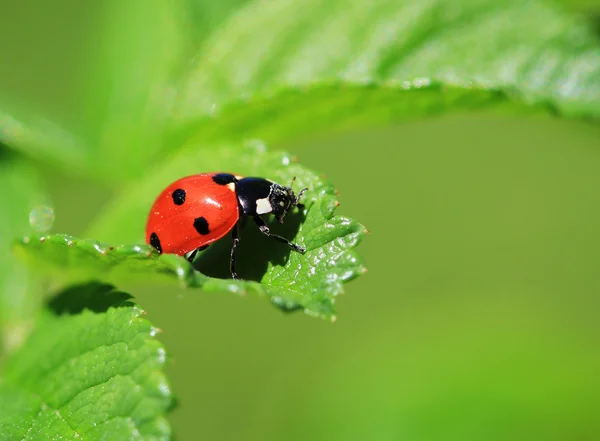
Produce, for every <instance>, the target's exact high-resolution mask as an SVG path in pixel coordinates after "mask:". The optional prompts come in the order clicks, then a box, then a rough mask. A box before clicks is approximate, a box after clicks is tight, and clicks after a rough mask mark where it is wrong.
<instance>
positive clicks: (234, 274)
mask: <svg viewBox="0 0 600 441" xmlns="http://www.w3.org/2000/svg"><path fill="white" fill-rule="evenodd" d="M231 237H232V238H233V246H232V247H231V260H230V261H229V269H230V270H231V277H233V278H234V280H242V278H241V277H240V276H238V274H237V272H236V271H235V252H236V250H237V246H238V244H239V243H240V235H239V232H238V224H237V223H236V224H235V225H234V226H233V229H232V230H231Z"/></svg>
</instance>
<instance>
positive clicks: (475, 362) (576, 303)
mask: <svg viewBox="0 0 600 441" xmlns="http://www.w3.org/2000/svg"><path fill="white" fill-rule="evenodd" d="M109 3H110V2H106V3H102V2H100V3H91V2H77V1H74V0H59V1H54V2H42V1H37V2H8V1H6V0H3V1H2V3H1V4H2V13H0V57H1V59H2V60H3V62H2V69H0V91H1V92H2V93H3V94H5V95H9V96H11V97H15V99H19V100H23V101H28V102H30V103H33V104H34V105H35V106H36V107H37V108H39V109H40V111H43V112H45V113H47V114H50V115H52V116H53V118H54V119H55V120H57V121H61V122H65V123H67V124H72V125H73V126H75V125H76V124H80V123H81V124H83V125H85V124H87V123H89V120H86V118H90V119H91V118H92V116H93V112H90V113H89V114H86V112H85V111H84V112H81V111H80V110H81V105H82V103H81V102H80V101H78V93H79V92H80V91H81V90H82V89H83V88H85V87H86V83H85V81H81V78H85V75H86V74H89V69H90V68H91V66H93V62H92V61H91V60H90V57H89V55H88V54H89V53H90V51H91V52H93V51H92V48H94V47H95V46H94V45H95V44H97V39H98V36H99V35H101V34H102V31H103V29H102V20H101V19H100V17H101V16H102V13H103V11H105V8H108V7H109V6H107V5H108V4H109ZM224 5H225V3H224ZM572 5H573V7H574V8H578V9H579V10H581V11H587V13H590V14H593V13H594V12H593V8H595V7H597V5H596V4H595V2H586V1H579V2H573V4H572ZM210 11H212V12H211V14H213V15H210V14H208V15H206V16H203V20H205V23H206V26H207V29H210V28H211V27H212V26H215V23H218V21H219V20H220V19H221V18H222V17H224V16H226V15H227V9H226V8H225V6H223V8H222V9H219V8H218V7H213V9H210ZM590 11H592V12H590ZM198 38H201V35H199V36H198ZM86 121H87V122H86ZM274 147H275V148H282V149H286V150H289V151H291V152H293V153H294V154H296V155H297V156H298V157H299V159H300V160H301V162H302V163H303V164H304V165H306V166H308V167H311V168H313V169H315V170H318V171H322V172H324V173H325V174H326V175H327V176H328V178H329V179H331V180H332V182H334V183H335V184H336V186H337V187H338V188H339V190H340V193H341V196H340V200H341V203H342V205H341V207H340V209H339V211H340V213H342V214H345V215H350V216H352V217H354V218H356V219H358V220H359V221H361V222H363V223H364V224H365V225H366V226H367V228H369V230H370V231H371V233H372V234H371V235H370V236H369V237H367V238H366V239H365V241H364V243H363V244H362V245H361V247H360V252H361V254H362V255H363V257H364V260H365V262H366V264H367V266H368V268H369V270H370V271H369V273H368V274H367V275H365V276H364V277H362V278H360V279H358V280H357V281H355V282H352V283H351V284H349V285H348V286H347V287H346V294H345V295H344V296H343V297H341V298H340V299H339V301H338V316H339V320H338V322H337V323H336V324H334V325H331V324H329V323H326V322H322V321H318V320H314V319H310V318H308V317H307V316H305V315H303V314H292V315H285V314H282V313H281V312H279V311H278V310H276V309H275V308H272V307H269V306H266V305H265V301H264V299H256V298H252V297H250V298H241V299H240V298H236V297H233V296H231V295H203V294H202V293H201V292H180V293H177V294H176V295H174V293H172V292H161V291H157V290H155V289H153V288H152V287H143V286H127V287H119V288H123V289H126V290H128V291H129V292H131V293H132V294H133V295H134V296H135V297H136V300H137V302H138V303H139V304H140V305H141V306H142V307H143V308H144V309H146V310H147V311H148V317H149V318H150V319H151V320H152V321H153V323H154V324H156V325H157V326H159V327H160V328H162V329H163V330H164V334H163V335H162V337H161V338H162V340H163V341H164V343H165V345H166V347H167V349H168V351H169V353H170V355H171V358H172V363H171V365H170V366H169V369H168V374H169V377H170V379H171V381H172V385H173V389H174V391H175V393H176V395H177V397H178V401H179V406H178V407H177V408H176V409H175V411H174V412H173V413H172V414H171V418H170V419H171V422H172V424H173V428H174V431H175V433H176V435H177V439H180V440H196V439H206V440H234V439H239V440H326V439H335V440H365V439H373V440H424V441H425V440H432V441H433V440H436V441H437V440H440V441H441V440H457V441H459V440H461V441H462V440H483V439H484V440H507V439H511V440H512V439H515V440H516V439H523V440H597V439H599V438H600V418H598V415H599V414H600V375H598V373H599V372H600V322H599V320H598V310H599V308H598V307H599V306H600V301H599V297H598V293H599V292H600V278H599V277H598V262H600V235H599V234H598V230H599V228H598V227H599V226H600V192H599V191H598V189H599V188H600V173H599V172H598V170H600V149H599V147H600V128H599V127H598V125H594V124H588V123H583V122H573V121H562V120H560V119H557V118H553V117H551V116H528V117H520V118H517V117H510V116H499V115H492V114H485V113H484V114H477V115H475V114H468V115H454V116H446V117H441V118H435V119H429V120H424V121H422V122H411V123H408V124H402V125H399V126H398V127H383V128H377V129H373V130H371V131H359V132H353V133H347V134H343V135H336V136H329V137H320V138H313V139H310V140H308V141H303V142H302V143H297V144H289V145H277V146H274ZM40 169H41V171H42V173H43V175H44V177H45V178H46V181H47V184H48V186H49V189H50V191H51V194H52V196H53V199H54V202H55V208H56V213H57V222H56V225H55V228H54V230H53V231H55V232H68V233H70V234H79V233H81V232H82V231H83V230H84V229H85V227H86V226H87V223H88V222H89V221H90V220H91V218H92V217H93V216H94V214H95V213H96V212H98V211H100V210H101V209H102V206H103V204H105V203H106V202H107V201H108V200H109V198H110V197H111V195H112V191H110V190H108V189H106V188H103V187H102V186H99V185H98V184H94V183H91V182H88V181H86V180H84V179H76V178H73V177H72V176H66V175H63V174H58V173H57V172H56V171H54V170H52V169H49V168H45V167H43V166H40ZM245 257H246V258H248V254H245ZM174 299H175V301H174Z"/></svg>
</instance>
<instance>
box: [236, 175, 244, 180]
mask: <svg viewBox="0 0 600 441" xmlns="http://www.w3.org/2000/svg"><path fill="white" fill-rule="evenodd" d="M234 178H235V179H237V180H238V181H239V180H241V179H244V177H243V176H238V175H234Z"/></svg>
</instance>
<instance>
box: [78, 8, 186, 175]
mask: <svg viewBox="0 0 600 441" xmlns="http://www.w3.org/2000/svg"><path fill="white" fill-rule="evenodd" d="M184 4H185V2H184V0H128V1H125V2H123V1H119V0H111V1H109V2H107V4H106V5H105V6H104V7H103V8H102V14H101V17H100V22H101V24H102V32H101V33H100V34H99V35H100V38H99V41H93V44H92V49H91V51H90V61H91V63H90V72H89V77H88V78H86V83H85V87H86V91H87V95H86V96H87V100H86V109H87V111H88V112H87V114H86V115H85V116H86V118H85V119H86V120H87V121H88V123H87V127H86V131H87V132H88V134H89V136H90V139H91V144H92V145H93V146H94V149H93V150H92V152H91V159H92V161H91V163H90V164H89V166H90V169H91V171H92V172H93V173H95V175H96V176H97V177H100V178H103V179H104V180H108V178H109V177H110V181H111V182H115V180H122V179H125V178H128V179H132V178H133V177H135V176H137V175H139V174H141V173H142V172H143V171H144V170H145V169H146V166H147V164H148V163H150V161H151V160H152V159H153V154H154V153H155V152H156V151H157V150H158V149H159V147H160V146H161V142H162V135H163V126H164V123H165V121H166V119H167V115H168V108H169V101H170V100H171V98H172V95H173V91H172V84H171V82H172V80H173V79H174V77H175V76H176V75H177V74H178V73H179V69H180V67H181V64H182V56H183V54H184V52H185V49H186V44H187V37H188V35H187V34H188V31H187V28H186V25H185V20H184V17H183V15H184V14H185V11H186V10H185V9H184Z"/></svg>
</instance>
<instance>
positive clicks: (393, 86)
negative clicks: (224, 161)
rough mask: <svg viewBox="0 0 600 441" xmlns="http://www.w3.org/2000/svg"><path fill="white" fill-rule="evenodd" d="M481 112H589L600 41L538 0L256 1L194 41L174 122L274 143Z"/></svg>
mask: <svg viewBox="0 0 600 441" xmlns="http://www.w3.org/2000/svg"><path fill="white" fill-rule="evenodd" d="M507 98H509V99H510V101H509V100H507ZM509 103H512V105H510V106H509V105H508V104H509ZM519 103H520V105H518V104H519ZM482 107H490V108H498V107H500V109H501V110H503V111H505V110H507V109H509V110H510V111H511V112H514V111H523V110H527V109H528V108H529V110H535V109H540V108H545V109H551V110H552V111H556V112H559V113H561V114H563V115H565V116H573V117H592V118H597V117H598V116H600V44H599V42H598V38H597V37H596V35H595V34H594V33H593V32H592V30H591V29H590V28H589V26H587V24H586V23H584V22H583V21H582V20H581V19H580V18H577V17H575V16H573V15H570V14H568V13H566V12H565V11H563V10H562V9H560V8H559V7H557V6H555V5H553V4H552V3H550V2H545V1H537V0H533V1H527V2H523V1H520V0H505V1H502V2H498V1H496V0H476V1H461V2H456V1H450V0H424V1H407V2H398V1H394V0H379V1H377V2H360V1H348V0H286V1H278V2H272V1H269V0H259V1H256V2H254V3H252V4H251V5H250V6H249V7H247V8H245V9H244V10H243V11H242V12H240V13H239V14H236V15H234V16H233V17H232V18H231V19H230V20H229V21H228V22H227V23H226V25H225V26H223V27H222V28H221V29H219V30H218V31H217V32H215V33H214V35H213V36H212V38H211V39H210V40H209V41H208V42H207V43H206V45H205V46H204V47H202V48H201V49H200V51H199V55H198V57H197V65H196V68H195V69H194V71H193V72H192V73H190V75H189V77H188V78H187V81H186V82H185V83H184V85H183V86H182V87H181V89H180V93H179V99H178V105H177V106H176V108H175V117H176V120H175V123H176V124H177V125H178V126H179V127H187V129H188V130H187V131H184V134H185V136H186V137H187V136H189V135H190V134H199V135H198V136H201V137H202V138H204V136H205V135H203V134H204V133H205V132H206V131H208V133H209V134H212V135H213V136H220V137H231V136H234V135H232V134H233V133H235V134H241V135H242V136H255V137H261V138H264V139H266V141H268V142H272V141H274V140H289V139H290V138H292V137H295V136H298V134H303V135H306V134H308V133H312V132H314V131H317V130H323V129H324V128H327V129H328V130H332V129H334V128H338V129H339V128H346V127H353V128H356V127H358V126H361V125H373V124H376V123H380V122H389V121H398V120H401V119H406V118H411V117H414V116H418V115H429V114H432V113H439V112H443V111H445V112H447V111H457V110H465V109H467V110H468V109H471V108H482ZM239 126H241V129H242V130H238V129H239ZM240 132H241V133H240Z"/></svg>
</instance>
